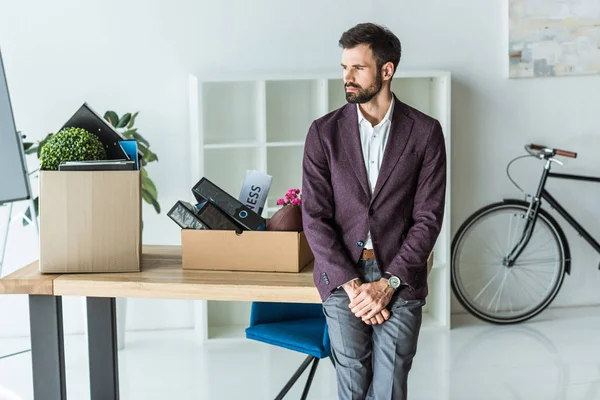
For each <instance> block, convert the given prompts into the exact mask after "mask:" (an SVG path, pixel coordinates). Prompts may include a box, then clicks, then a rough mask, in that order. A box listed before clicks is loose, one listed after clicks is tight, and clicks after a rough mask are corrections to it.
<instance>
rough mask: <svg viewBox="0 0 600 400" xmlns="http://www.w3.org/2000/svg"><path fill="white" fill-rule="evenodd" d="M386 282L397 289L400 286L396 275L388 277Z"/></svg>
mask: <svg viewBox="0 0 600 400" xmlns="http://www.w3.org/2000/svg"><path fill="white" fill-rule="evenodd" d="M388 284H389V285H390V287H391V288H392V289H398V288H399V287H400V278H398V277H397V276H392V277H390V279H388Z"/></svg>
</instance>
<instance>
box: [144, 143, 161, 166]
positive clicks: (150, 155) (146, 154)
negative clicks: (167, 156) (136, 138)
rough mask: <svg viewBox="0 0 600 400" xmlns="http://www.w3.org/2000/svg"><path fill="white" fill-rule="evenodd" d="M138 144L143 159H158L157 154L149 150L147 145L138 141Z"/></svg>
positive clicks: (150, 160)
mask: <svg viewBox="0 0 600 400" xmlns="http://www.w3.org/2000/svg"><path fill="white" fill-rule="evenodd" d="M139 146H140V151H141V152H142V154H143V155H144V157H143V159H144V160H146V162H152V161H158V156H157V155H156V154H154V152H153V151H152V150H150V149H149V148H148V147H146V146H144V145H143V144H141V143H139Z"/></svg>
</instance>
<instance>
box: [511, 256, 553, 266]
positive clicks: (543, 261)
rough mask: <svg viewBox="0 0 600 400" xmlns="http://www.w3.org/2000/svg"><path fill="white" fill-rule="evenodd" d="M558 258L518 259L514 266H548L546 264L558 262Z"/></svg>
mask: <svg viewBox="0 0 600 400" xmlns="http://www.w3.org/2000/svg"><path fill="white" fill-rule="evenodd" d="M558 261H559V259H558V258H556V257H555V258H541V259H537V260H521V259H520V258H519V259H518V260H517V262H516V263H515V266H519V267H522V266H528V265H537V264H542V265H543V264H548V263H556V262H558Z"/></svg>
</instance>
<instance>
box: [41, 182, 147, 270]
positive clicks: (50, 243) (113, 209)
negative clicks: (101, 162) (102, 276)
mask: <svg viewBox="0 0 600 400" xmlns="http://www.w3.org/2000/svg"><path fill="white" fill-rule="evenodd" d="M39 181H40V263H39V269H40V272H44V273H71V272H73V273H84V272H136V271H139V270H140V259H141V250H142V244H141V237H142V234H141V220H142V215H141V213H142V204H141V174H140V171H41V172H40V179H39Z"/></svg>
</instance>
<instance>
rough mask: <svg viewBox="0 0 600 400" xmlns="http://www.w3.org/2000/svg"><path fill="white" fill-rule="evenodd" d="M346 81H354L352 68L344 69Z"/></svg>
mask: <svg viewBox="0 0 600 400" xmlns="http://www.w3.org/2000/svg"><path fill="white" fill-rule="evenodd" d="M344 82H346V83H348V82H354V75H353V74H352V71H351V70H350V68H348V69H347V70H345V71H344Z"/></svg>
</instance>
